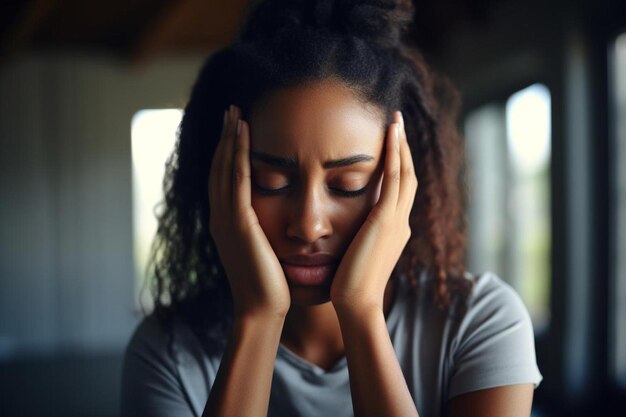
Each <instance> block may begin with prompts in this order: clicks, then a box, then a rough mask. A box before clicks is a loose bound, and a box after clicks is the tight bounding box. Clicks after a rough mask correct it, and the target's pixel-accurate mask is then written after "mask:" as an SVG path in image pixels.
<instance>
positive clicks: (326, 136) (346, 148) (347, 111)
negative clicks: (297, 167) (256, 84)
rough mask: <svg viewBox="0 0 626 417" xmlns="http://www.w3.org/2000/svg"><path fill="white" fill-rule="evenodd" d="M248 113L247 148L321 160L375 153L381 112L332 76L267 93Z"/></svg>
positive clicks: (380, 137) (301, 159) (379, 142)
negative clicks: (248, 146) (327, 78)
mask: <svg viewBox="0 0 626 417" xmlns="http://www.w3.org/2000/svg"><path fill="white" fill-rule="evenodd" d="M257 107H258V108H255V109H254V111H253V112H252V116H251V119H250V121H249V122H250V146H251V149H252V151H256V152H265V153H269V154H273V155H277V156H283V157H295V158H296V159H297V160H298V161H299V163H301V164H303V163H306V161H309V162H310V161H319V162H322V161H324V160H328V159H336V158H343V157H346V156H350V155H352V154H356V153H365V154H369V155H372V156H374V157H375V158H378V157H379V154H380V152H381V150H382V145H383V142H384V132H385V126H384V124H383V123H384V122H383V120H384V118H383V112H382V110H381V109H379V108H378V107H376V106H374V105H372V104H366V103H364V102H362V101H360V100H359V99H358V97H357V96H356V95H355V93H354V92H352V91H351V90H350V89H349V88H348V87H346V86H345V85H343V84H342V83H340V82H338V81H335V80H324V81H320V82H317V83H314V84H311V85H305V86H297V87H291V88H287V89H283V90H279V91H277V92H275V93H273V94H271V95H270V96H269V97H268V98H266V99H265V100H264V101H263V102H262V103H260V104H259V105H258V106H257Z"/></svg>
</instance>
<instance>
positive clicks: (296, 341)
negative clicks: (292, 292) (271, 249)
mask: <svg viewBox="0 0 626 417" xmlns="http://www.w3.org/2000/svg"><path fill="white" fill-rule="evenodd" d="M395 290H396V281H395V279H394V278H392V279H390V280H389V282H388V284H387V287H386V289H385V295H384V299H383V312H384V314H385V317H387V316H388V315H389V311H390V310H391V306H392V303H393V299H394V295H395ZM281 343H282V344H283V345H284V346H286V347H287V348H288V349H289V350H291V351H292V352H294V353H296V354H297V355H298V356H301V357H303V358H304V359H307V360H308V361H309V362H312V363H315V364H317V365H319V366H320V367H322V368H324V369H331V368H332V365H333V364H334V363H336V362H337V360H339V359H340V358H341V357H342V356H343V355H344V347H343V338H342V335H341V327H340V326H339V320H338V318H337V314H336V313H335V308H334V307H333V304H332V303H331V302H327V303H324V304H319V305H314V306H300V305H292V306H291V308H290V309H289V312H288V313H287V317H286V318H285V324H284V327H283V333H282V335H281Z"/></svg>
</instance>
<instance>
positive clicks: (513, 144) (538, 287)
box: [506, 84, 551, 328]
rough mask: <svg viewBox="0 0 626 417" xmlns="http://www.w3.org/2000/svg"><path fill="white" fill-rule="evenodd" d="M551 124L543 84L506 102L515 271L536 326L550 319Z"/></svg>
mask: <svg viewBox="0 0 626 417" xmlns="http://www.w3.org/2000/svg"><path fill="white" fill-rule="evenodd" d="M550 120H551V111H550V92H549V91H548V88H547V87H546V86H544V85H542V84H534V85H531V86H530V87H527V88H525V89H523V90H521V91H518V92H517V93H515V94H513V95H512V96H511V97H510V98H509V100H508V101H507V103H506V126H507V143H508V151H509V152H508V153H509V161H510V166H511V170H510V176H511V189H510V196H509V216H510V219H512V225H511V227H512V230H511V234H510V236H511V237H510V239H511V242H510V245H511V247H512V249H513V250H512V253H514V256H513V257H511V263H512V265H511V273H512V274H513V279H514V280H515V282H516V283H517V286H518V290H519V291H520V294H521V296H522V298H523V299H524V301H525V303H526V305H527V306H528V310H529V311H530V314H531V317H532V319H533V324H534V325H535V328H542V327H545V326H546V325H547V323H548V320H549V311H548V297H549V289H550V247H551V230H550V229H551V225H550V223H551V220H550V219H551V218H550V150H551V146H550V142H551V121H550Z"/></svg>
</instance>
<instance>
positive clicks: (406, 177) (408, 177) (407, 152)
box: [396, 112, 417, 210]
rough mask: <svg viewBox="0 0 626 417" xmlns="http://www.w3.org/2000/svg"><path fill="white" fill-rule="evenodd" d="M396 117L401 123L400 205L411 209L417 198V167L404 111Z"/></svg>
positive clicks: (402, 207)
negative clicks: (406, 127)
mask: <svg viewBox="0 0 626 417" xmlns="http://www.w3.org/2000/svg"><path fill="white" fill-rule="evenodd" d="M396 116H397V117H396V119H397V121H398V122H399V124H400V166H401V179H400V195H399V197H398V207H399V208H401V209H404V210H406V209H408V210H410V209H411V207H412V206H413V201H414V199H415V192H416V191H417V178H416V176H415V168H414V166H413V158H412V157H411V148H410V147H409V142H408V140H407V136H406V130H405V128H404V119H403V118H402V113H401V112H397V113H396Z"/></svg>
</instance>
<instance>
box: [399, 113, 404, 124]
mask: <svg viewBox="0 0 626 417" xmlns="http://www.w3.org/2000/svg"><path fill="white" fill-rule="evenodd" d="M398 113H400V122H401V123H402V127H404V116H402V112H401V111H399V110H398Z"/></svg>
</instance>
